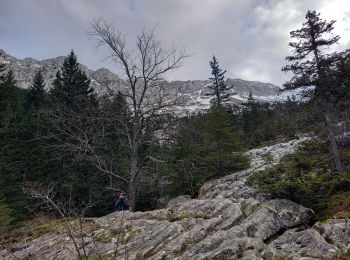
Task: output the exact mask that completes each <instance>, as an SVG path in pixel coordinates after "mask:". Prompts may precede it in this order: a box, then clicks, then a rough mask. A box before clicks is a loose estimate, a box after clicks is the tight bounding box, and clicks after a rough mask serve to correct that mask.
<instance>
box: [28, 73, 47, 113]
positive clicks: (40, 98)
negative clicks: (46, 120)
mask: <svg viewBox="0 0 350 260" xmlns="http://www.w3.org/2000/svg"><path fill="white" fill-rule="evenodd" d="M44 98H45V78H44V76H43V74H42V72H41V71H40V70H39V71H38V72H37V73H36V74H35V75H34V78H33V81H32V85H31V86H30V88H29V91H28V93H27V97H26V101H27V106H28V107H29V108H32V107H33V108H34V109H36V110H38V109H39V108H40V107H41V106H42V105H43V103H44Z"/></svg>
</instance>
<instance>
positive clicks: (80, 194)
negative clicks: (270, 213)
mask: <svg viewBox="0 0 350 260" xmlns="http://www.w3.org/2000/svg"><path fill="white" fill-rule="evenodd" d="M306 20H307V21H306V22H305V23H304V24H303V27H302V28H301V29H300V30H297V31H293V32H291V37H292V39H293V40H295V42H291V43H290V46H291V48H292V50H293V51H292V55H291V56H289V57H287V61H288V62H289V63H290V65H287V66H286V67H284V68H283V70H284V71H291V72H292V73H293V75H294V77H293V78H292V80H291V81H290V82H288V83H286V85H285V89H286V90H290V89H299V88H302V89H303V93H304V96H305V98H304V99H303V100H300V99H297V98H295V97H294V96H291V97H290V98H288V100H287V101H285V102H275V103H271V102H270V103H264V102H261V101H257V100H256V99H255V98H254V94H253V93H251V95H250V96H249V99H248V101H246V102H244V103H242V104H241V105H232V106H227V105H225V104H226V103H225V101H226V100H227V99H229V95H227V90H228V88H227V86H226V85H225V72H226V71H225V70H223V69H222V68H220V65H219V62H218V60H217V59H216V57H213V59H212V60H211V61H210V62H209V65H210V66H209V67H208V71H209V69H210V70H211V71H210V72H211V73H210V72H209V73H208V77H210V80H211V81H212V86H211V87H210V93H209V94H208V95H211V96H213V98H212V103H211V107H210V109H209V110H208V111H206V112H202V113H194V114H188V115H186V116H183V117H175V116H174V115H172V114H171V113H170V112H168V111H167V110H166V107H171V106H174V105H177V103H176V102H178V101H177V100H175V101H174V100H171V101H169V102H168V101H164V100H165V97H166V96H165V95H164V96H162V98H161V100H162V102H163V103H158V102H155V101H152V102H150V101H149V98H150V97H153V96H155V95H154V93H155V92H153V91H154V90H155V91H160V90H159V89H157V86H158V84H159V82H161V80H162V79H163V78H162V77H163V76H164V73H166V72H167V71H169V70H172V69H176V68H178V67H179V66H180V64H181V61H182V59H183V58H185V57H186V54H185V53H182V52H175V51H173V50H164V49H162V48H161V46H159V45H158V42H157V41H156V40H155V39H154V35H153V33H148V32H144V33H143V34H141V35H140V36H139V37H138V42H137V47H138V49H137V50H138V51H139V53H140V57H141V58H140V60H139V64H137V65H135V64H132V63H129V62H130V60H131V59H129V56H128V55H129V53H127V52H126V51H125V48H124V46H123V45H121V44H122V43H123V41H121V39H118V38H116V37H121V36H118V35H113V30H112V28H110V27H109V25H108V24H107V23H103V21H101V20H98V21H95V22H94V23H93V25H92V26H93V28H92V32H91V36H92V37H96V38H97V39H98V40H99V41H100V42H99V44H100V45H103V44H105V45H107V46H110V49H111V52H112V55H114V58H115V59H116V60H118V63H120V64H122V65H123V66H124V67H123V69H124V72H125V74H126V82H128V86H129V87H130V89H129V92H122V91H118V90H115V91H113V92H110V93H108V94H105V95H99V94H98V93H96V91H95V90H94V89H93V88H92V87H91V86H90V79H89V78H88V77H87V76H86V74H85V73H84V72H83V71H82V70H81V69H80V68H79V63H78V59H77V56H76V55H75V53H74V52H73V51H71V52H70V53H69V54H68V55H67V57H66V59H65V61H64V64H63V66H62V67H61V68H60V70H59V71H58V73H57V75H56V78H55V80H54V82H53V84H52V87H51V88H50V89H48V88H47V84H48V83H47V82H45V79H44V77H43V75H42V72H41V71H40V70H38V71H37V73H36V75H35V77H34V78H33V80H32V84H31V86H30V88H28V89H21V88H19V87H18V86H17V84H16V80H15V74H16V71H11V70H8V69H7V68H6V64H1V65H0V233H2V232H4V233H5V232H8V231H11V230H13V229H14V228H16V227H19V226H21V225H23V223H24V222H25V221H27V220H30V219H32V218H34V217H37V216H40V215H45V216H49V217H52V218H57V217H59V214H60V213H59V212H58V211H57V209H55V207H53V206H52V205H59V209H60V210H61V212H63V213H64V210H66V209H69V210H74V213H75V214H78V215H84V216H86V217H89V216H94V217H96V216H102V215H106V214H108V213H110V212H112V211H113V210H115V208H114V204H115V201H116V199H117V196H118V194H119V192H120V191H123V192H126V194H127V196H128V197H129V199H130V205H131V210H133V211H138V210H141V211H145V210H150V209H155V208H159V207H161V206H164V203H166V202H167V201H168V200H169V199H170V198H174V197H176V196H179V195H190V196H191V197H196V195H197V194H198V191H199V188H200V187H201V185H202V184H203V183H204V182H206V181H208V180H210V179H213V178H218V177H222V176H225V175H227V174H230V173H233V172H235V171H238V170H242V169H245V168H247V167H248V166H249V157H248V156H247V155H246V154H245V152H246V151H247V150H249V149H251V148H256V147H262V146H264V145H268V144H273V143H277V142H281V141H283V140H291V139H296V138H299V137H300V136H301V135H308V136H310V137H313V139H312V140H311V141H308V142H307V143H305V144H304V145H303V146H302V147H300V148H299V150H298V151H297V153H295V154H294V155H291V156H289V157H288V158H285V159H284V161H283V162H282V163H281V164H280V165H278V166H276V167H273V168H271V169H269V170H267V171H264V172H261V173H259V174H257V175H256V176H254V177H253V178H251V179H250V180H249V182H250V183H251V185H253V186H256V187H258V188H259V189H261V190H262V191H263V192H265V193H266V195H268V196H272V197H278V198H288V199H290V200H292V201H295V202H298V203H301V204H303V205H305V206H307V207H311V208H313V209H314V210H315V211H316V213H317V217H319V218H324V217H327V216H332V215H334V214H338V215H342V216H350V215H349V214H350V203H349V201H350V138H349V127H350V121H349V118H350V117H349V115H350V53H349V50H345V51H344V52H337V53H330V52H327V48H325V47H329V46H332V45H334V44H336V43H337V41H338V39H339V37H338V36H334V35H332V34H331V32H332V29H333V25H334V21H332V22H330V23H327V22H326V21H324V20H322V19H321V18H320V15H319V14H317V13H316V12H311V11H309V12H308V13H307V15H306ZM147 55H150V57H149V56H147ZM152 55H156V56H152ZM168 58H170V60H167V59H168ZM169 61H170V63H169ZM160 65H161V66H160ZM163 65H164V66H163ZM138 73H139V74H138ZM157 93H158V92H157ZM159 93H160V92H159ZM162 93H163V92H162ZM150 103H152V106H151V105H150ZM268 159H269V158H266V160H267V161H268ZM43 199H44V200H43ZM45 199H46V201H45ZM48 199H50V200H51V201H52V205H51V206H50V205H48V203H47V200H48Z"/></svg>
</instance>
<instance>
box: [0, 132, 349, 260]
mask: <svg viewBox="0 0 350 260" xmlns="http://www.w3.org/2000/svg"><path fill="white" fill-rule="evenodd" d="M306 139H308V138H307V137H302V138H300V139H298V140H292V141H289V142H286V143H280V144H276V145H272V146H268V147H263V148H259V149H253V150H251V151H249V152H248V154H249V155H250V156H251V159H252V163H251V167H250V168H249V169H247V170H243V171H241V172H237V173H234V174H232V175H229V176H225V177H223V178H220V179H217V180H213V181H210V182H208V183H205V184H204V185H203V186H202V188H201V190H200V193H199V196H198V198H197V199H190V198H189V197H186V196H181V197H178V198H176V199H174V200H172V201H170V202H169V204H168V206H167V207H166V208H164V209H159V210H154V211H149V212H135V213H132V212H128V211H126V212H115V213H111V214H110V215H107V216H105V217H101V218H96V219H92V220H89V221H90V222H91V223H92V225H93V226H94V229H93V231H92V233H91V234H89V235H88V234H84V238H83V239H84V245H85V250H92V252H93V254H97V255H100V256H103V257H104V258H103V259H246V260H255V259H256V260H263V259H264V260H280V259H304V260H311V259H330V260H331V259H350V220H349V219H330V220H328V221H326V222H323V223H320V222H318V223H315V224H313V221H312V218H313V211H312V210H311V209H308V208H305V207H303V206H301V205H298V204H296V203H294V202H291V201H288V200H283V199H273V200H271V199H268V198H266V197H264V196H263V195H262V194H261V193H260V192H259V191H258V190H256V189H254V188H253V187H250V186H248V185H247V184H246V180H247V178H248V177H249V176H251V175H252V174H254V173H255V172H257V171H260V170H264V169H265V168H266V167H270V165H274V164H277V163H278V162H279V161H280V160H281V159H282V158H283V157H284V156H285V155H286V154H289V153H292V152H293V151H294V150H295V148H296V147H297V146H298V145H299V144H300V143H301V142H303V141H305V140H306ZM267 155H269V157H271V160H269V161H268V162H267V160H266V159H265V158H266V156H267ZM81 241H82V240H81ZM82 244H83V243H80V244H79V245H78V246H79V248H80V249H81V248H82ZM30 257H32V258H30ZM35 257H37V258H35ZM91 257H92V256H91ZM0 258H1V259H15V258H17V259H29V258H30V259H68V260H69V259H76V258H77V255H76V251H75V249H74V246H73V243H72V241H70V239H69V237H68V236H67V235H66V234H65V233H64V232H62V231H60V230H59V229H57V230H53V231H51V232H49V233H47V234H45V235H43V236H41V237H39V238H37V239H34V240H33V241H29V242H27V243H26V244H24V245H23V244H22V245H15V246H13V247H12V248H9V249H8V250H3V251H0ZM91 259H94V258H91Z"/></svg>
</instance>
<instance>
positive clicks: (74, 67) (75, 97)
mask: <svg viewBox="0 0 350 260" xmlns="http://www.w3.org/2000/svg"><path fill="white" fill-rule="evenodd" d="M93 92H94V89H93V88H92V87H90V79H89V78H88V77H87V76H86V74H85V73H84V72H83V71H81V69H80V68H79V63H78V61H77V56H76V55H75V54H74V52H73V51H71V52H70V54H69V55H68V56H67V57H66V58H65V60H64V63H63V67H62V69H61V71H58V72H57V74H56V78H55V80H54V82H53V87H52V89H51V96H52V98H53V100H54V102H55V103H56V104H61V105H62V106H63V107H66V108H67V109H74V110H79V109H81V108H83V107H84V106H86V105H88V104H90V103H95V102H96V99H95V95H94V93H93Z"/></svg>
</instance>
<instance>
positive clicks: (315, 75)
mask: <svg viewBox="0 0 350 260" xmlns="http://www.w3.org/2000/svg"><path fill="white" fill-rule="evenodd" d="M305 19H306V22H304V23H303V26H302V28H301V29H299V30H295V31H292V32H291V33H290V35H291V38H295V39H296V40H297V41H295V42H290V43H289V46H290V47H292V48H293V55H291V56H288V57H286V60H287V61H289V62H291V63H292V64H291V65H287V66H285V67H283V68H282V71H285V72H287V71H291V72H293V73H294V76H293V78H292V79H291V81H290V82H288V83H286V84H285V87H286V89H297V88H304V89H305V86H315V90H314V91H313V92H312V94H313V95H312V98H314V100H316V101H317V102H318V103H320V104H322V105H321V106H320V108H324V111H323V114H324V117H325V123H326V126H327V128H328V129H327V130H328V141H329V152H330V155H331V157H332V167H333V169H334V170H335V171H337V172H340V171H342V170H343V166H342V163H341V160H340V156H339V152H338V148H337V144H336V140H335V130H334V125H335V123H334V122H333V118H334V115H333V109H334V107H333V106H334V104H332V101H331V99H330V98H329V90H330V89H332V88H334V86H333V85H332V83H331V82H330V81H329V80H328V79H327V77H328V76H327V71H328V70H329V68H330V67H331V66H332V65H333V64H334V63H335V62H336V57H337V55H327V53H324V49H325V48H326V47H329V46H332V45H334V44H336V43H337V42H338V40H339V38H340V37H339V36H337V35H333V34H332V31H333V25H334V23H335V21H334V20H333V21H330V22H327V21H325V20H322V19H321V18H320V14H319V13H316V11H308V12H307V14H306V17H305ZM306 94H310V93H306Z"/></svg>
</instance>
